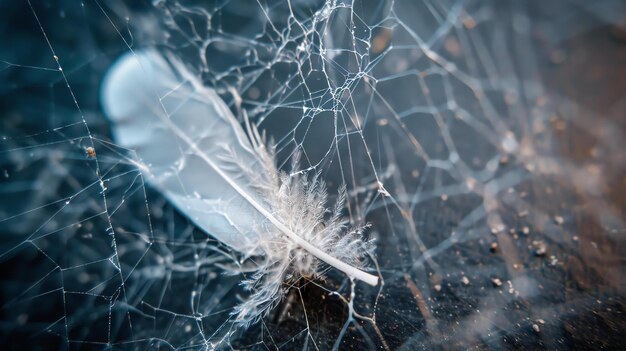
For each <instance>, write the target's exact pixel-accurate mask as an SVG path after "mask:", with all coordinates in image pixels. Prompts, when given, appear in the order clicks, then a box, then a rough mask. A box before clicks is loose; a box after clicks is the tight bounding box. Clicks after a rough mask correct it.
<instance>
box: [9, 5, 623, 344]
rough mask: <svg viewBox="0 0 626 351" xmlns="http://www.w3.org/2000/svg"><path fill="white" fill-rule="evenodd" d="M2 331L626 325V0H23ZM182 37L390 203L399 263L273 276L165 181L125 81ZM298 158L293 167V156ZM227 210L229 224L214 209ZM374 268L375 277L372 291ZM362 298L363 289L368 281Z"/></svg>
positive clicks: (258, 106) (490, 334)
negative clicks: (131, 137) (255, 307)
mask: <svg viewBox="0 0 626 351" xmlns="http://www.w3.org/2000/svg"><path fill="white" fill-rule="evenodd" d="M0 16H1V20H0V26H1V27H2V28H1V30H2V33H4V34H3V35H2V37H1V39H0V75H1V80H0V107H1V108H0V113H1V115H0V275H1V277H0V307H1V308H0V344H2V345H4V346H3V349H6V350H24V349H32V350H48V349H72V350H92V349H120V350H145V349H149V350H153V349H154V350H161V349H162V350H172V349H174V350H178V349H213V348H218V349H229V348H234V349H251V350H265V349H286V350H292V349H320V350H327V349H341V350H361V349H372V350H373V349H379V350H420V349H445V350H455V349H468V348H475V349H480V350H483V349H484V350H492V349H493V350H500V349H526V350H538V349H551V350H553V349H559V350H561V349H580V350H587V349H589V350H591V349H593V350H596V349H608V350H617V349H623V348H624V346H625V345H626V337H625V335H626V333H625V332H626V322H625V318H624V313H626V308H625V306H624V303H625V302H626V301H625V298H624V296H625V287H626V284H625V283H626V282H625V279H624V274H623V272H624V260H625V256H626V252H625V250H626V248H625V245H624V244H625V238H626V233H625V226H624V220H625V219H626V202H625V201H626V200H625V199H624V197H625V196H624V195H626V156H625V155H626V154H624V150H626V144H625V141H626V139H625V133H626V116H625V115H624V111H625V110H626V93H624V92H625V91H626V3H624V2H623V1H608V0H602V1H584V0H569V1H559V2H545V1H539V0H536V1H535V0H533V1H524V2H519V1H366V0H354V1H348V0H342V1H339V0H337V1H327V2H324V1H317V0H311V1H257V2H251V1H235V0H233V1H187V0H180V1H170V0H161V1H150V2H148V1H95V0H93V1H92V0H85V1H63V0H57V1H45V0H32V1H4V2H2V3H1V4H0ZM141 48H157V49H158V50H161V51H162V52H169V53H173V54H175V55H177V56H178V57H180V58H181V59H182V60H183V61H184V62H185V63H186V64H187V65H188V66H189V67H190V69H191V70H192V71H193V72H195V73H196V74H197V75H198V76H199V77H200V78H201V79H202V81H203V82H204V83H205V84H206V85H207V86H210V87H212V88H214V89H215V90H216V91H217V92H218V94H219V95H220V96H221V97H222V99H223V100H224V101H225V102H226V103H227V104H228V105H229V107H230V108H231V110H232V111H233V113H234V114H235V116H237V117H238V118H239V119H240V120H242V121H243V113H244V112H245V113H247V114H248V115H249V116H250V117H251V119H252V121H254V123H256V124H257V125H258V126H259V128H260V129H261V130H263V131H265V132H266V133H267V134H268V135H269V136H271V137H272V138H273V140H275V142H276V146H277V153H278V159H279V166H280V167H281V168H283V169H286V168H288V164H289V159H290V156H291V155H292V154H293V152H294V150H296V149H300V150H301V151H303V152H304V154H305V157H303V160H302V164H301V167H302V169H303V170H304V171H305V172H310V173H313V172H321V173H322V175H323V177H324V179H325V180H326V182H327V184H328V186H329V189H330V193H331V194H336V189H337V188H338V186H339V185H340V184H342V183H345V184H346V185H347V188H348V192H349V199H348V205H347V206H346V209H345V213H346V216H349V218H350V219H351V221H352V223H353V224H355V225H357V224H363V223H365V222H368V223H371V224H372V228H371V229H370V230H369V231H368V236H370V237H372V238H374V239H375V240H376V251H375V260H374V261H373V262H371V264H370V271H371V272H372V273H375V274H378V275H380V276H381V277H382V279H383V281H384V284H383V285H381V286H378V287H366V286H361V285H360V284H357V286H356V287H355V288H353V287H351V284H350V282H349V280H348V279H347V278H346V277H345V276H343V275H342V274H341V273H337V272H333V271H330V272H329V275H328V276H327V277H326V280H325V281H323V282H314V283H312V282H306V281H300V282H298V283H297V284H295V285H294V286H290V287H287V286H286V290H287V292H286V296H285V299H284V300H283V301H282V302H281V304H280V305H279V307H278V308H277V309H276V310H275V311H274V312H273V313H272V314H271V316H270V317H269V318H267V319H266V320H264V321H263V322H262V323H259V324H258V325H254V326H252V327H250V328H249V329H247V330H232V329H231V326H232V324H231V322H232V321H231V318H230V315H229V314H230V312H231V311H232V309H233V307H234V306H235V305H236V304H237V302H238V301H241V300H242V299H245V297H246V294H248V293H249V292H246V291H244V290H243V289H242V288H241V287H239V285H238V282H239V281H240V280H241V279H242V277H240V276H235V277H233V276H229V275H225V274H224V271H223V270H221V268H220V267H219V266H217V265H215V264H213V263H214V261H215V260H214V252H215V247H218V248H220V249H221V250H228V248H225V247H221V246H220V244H219V243H217V242H216V241H215V240H213V239H212V238H211V236H210V235H208V234H207V233H203V232H201V231H200V230H198V229H197V228H194V226H193V225H192V223H191V222H189V221H188V220H187V219H186V218H185V217H183V216H182V215H180V214H179V213H178V212H177V211H176V209H175V208H173V207H172V206H171V205H169V204H168V203H167V201H166V200H165V199H164V198H163V197H161V196H160V195H159V194H158V192H156V191H155V190H153V189H151V188H150V187H149V186H148V185H146V184H144V183H143V178H142V177H141V174H140V172H139V171H138V170H137V169H135V168H134V167H133V166H132V164H131V162H130V160H131V159H132V157H133V156H132V152H129V151H128V150H124V149H122V148H120V147H118V146H117V145H116V144H115V140H114V139H113V138H112V136H111V134H110V131H109V126H108V122H107V118H106V116H105V115H104V114H103V112H102V110H101V102H100V95H99V94H100V84H101V81H102V78H103V76H104V75H105V73H106V72H107V70H108V69H109V68H110V67H111V65H113V64H114V62H115V60H116V59H117V58H119V57H120V56H121V55H123V54H125V53H127V52H129V51H131V50H140V49H141ZM285 164H287V167H285ZM209 234H210V233H209ZM352 293H354V294H352ZM348 301H352V302H351V303H348Z"/></svg>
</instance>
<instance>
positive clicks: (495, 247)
mask: <svg viewBox="0 0 626 351" xmlns="http://www.w3.org/2000/svg"><path fill="white" fill-rule="evenodd" d="M489 251H491V252H496V251H498V243H497V242H495V241H494V242H492V243H491V246H490V247H489Z"/></svg>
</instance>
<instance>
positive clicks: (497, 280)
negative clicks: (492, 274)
mask: <svg viewBox="0 0 626 351" xmlns="http://www.w3.org/2000/svg"><path fill="white" fill-rule="evenodd" d="M491 282H492V283H493V286H495V287H498V286H502V280H500V278H491Z"/></svg>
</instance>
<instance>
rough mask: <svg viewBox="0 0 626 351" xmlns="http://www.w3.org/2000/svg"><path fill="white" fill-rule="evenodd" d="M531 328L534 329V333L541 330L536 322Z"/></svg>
mask: <svg viewBox="0 0 626 351" xmlns="http://www.w3.org/2000/svg"><path fill="white" fill-rule="evenodd" d="M533 330H534V331H535V333H539V332H540V331H541V329H539V325H537V324H533Z"/></svg>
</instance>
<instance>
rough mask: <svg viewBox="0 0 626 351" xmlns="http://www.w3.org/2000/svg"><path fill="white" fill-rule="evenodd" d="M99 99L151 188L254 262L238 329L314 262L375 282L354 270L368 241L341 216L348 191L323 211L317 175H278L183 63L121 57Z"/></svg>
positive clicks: (249, 133) (256, 141) (269, 155)
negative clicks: (248, 293)
mask: <svg viewBox="0 0 626 351" xmlns="http://www.w3.org/2000/svg"><path fill="white" fill-rule="evenodd" d="M102 100H103V105H104V109H105V112H106V113H107V115H108V116H109V118H110V120H111V122H112V128H113V133H114V136H115V138H116V140H117V141H118V142H119V143H120V144H122V146H124V147H127V148H130V149H133V150H135V151H136V152H137V155H138V157H139V159H140V161H138V165H139V166H140V168H141V169H142V170H143V171H144V173H145V174H147V179H148V181H149V182H150V184H151V185H153V186H154V187H156V188H157V189H158V190H159V191H160V192H161V193H163V194H164V195H165V196H166V197H167V198H168V199H169V200H170V201H171V202H172V203H173V204H174V205H175V206H176V207H178V208H179V209H180V210H181V211H182V212H183V213H185V214H186V215H187V216H188V217H189V218H190V219H191V220H193V221H194V222H195V223H196V224H197V225H198V226H199V227H200V228H202V229H203V230H204V231H206V232H207V233H208V234H210V235H212V236H214V237H216V238H217V239H219V240H220V241H222V242H223V243H225V244H227V245H229V246H230V247H232V248H233V249H234V250H236V251H238V252H240V253H241V254H242V255H244V257H247V258H252V257H254V259H255V263H256V264H255V267H254V268H253V270H252V272H249V273H248V274H246V278H245V280H244V281H243V282H242V284H243V285H244V286H245V287H246V288H247V289H248V290H250V291H251V294H250V296H249V298H248V299H247V300H246V301H244V302H242V303H241V304H240V305H238V306H237V307H236V309H235V311H234V312H233V314H234V315H236V317H235V318H236V321H237V322H238V323H239V324H240V325H244V326H247V325H249V324H251V323H255V322H256V321H258V320H259V319H260V318H262V317H264V316H265V315H266V314H267V313H268V312H269V311H271V310H272V309H273V308H274V307H275V306H276V304H277V303H278V302H279V301H280V299H281V298H282V296H284V294H283V289H284V288H283V287H284V286H285V284H284V283H285V282H288V281H293V280H297V279H300V278H301V277H305V278H314V277H316V276H320V275H322V273H323V266H322V265H321V262H320V259H321V260H323V261H326V263H328V264H329V265H331V266H334V267H336V268H338V269H340V270H342V271H344V272H345V273H347V274H349V275H350V276H353V277H356V278H357V279H361V280H363V281H366V282H367V283H369V284H371V285H376V283H377V278H376V277H375V276H371V275H369V274H367V273H365V272H362V271H360V270H358V269H357V267H360V266H361V262H362V259H363V258H364V256H366V255H367V254H369V253H370V252H371V248H372V243H371V241H366V240H363V239H362V238H363V230H364V229H365V227H360V228H349V221H348V220H346V219H345V218H344V217H343V216H342V210H343V208H344V205H345V196H346V190H345V187H342V188H341V189H340V191H339V196H338V200H337V202H336V204H335V206H334V209H333V210H328V207H327V202H328V199H327V191H326V187H325V185H324V182H323V181H321V180H320V175H319V174H315V175H313V176H311V177H308V176H306V175H302V174H299V173H295V175H289V174H287V173H285V172H281V171H279V170H278V169H277V168H276V164H275V157H274V152H273V147H271V146H267V144H266V142H265V139H264V138H263V137H261V136H260V135H259V133H258V131H257V130H256V128H255V127H254V125H251V124H250V123H249V121H247V120H246V131H244V130H243V129H242V128H241V125H240V124H239V123H238V122H237V120H236V119H235V117H234V116H232V113H231V112H230V110H229V109H228V107H227V106H226V105H225V104H224V102H223V101H221V99H220V97H219V96H218V95H217V94H216V93H215V92H214V91H213V90H211V89H209V88H206V87H204V86H202V84H201V83H200V82H199V81H198V80H197V79H196V78H195V75H193V74H191V73H190V72H189V71H187V70H186V68H185V67H184V65H183V64H182V63H181V62H180V61H178V60H176V59H175V58H173V57H169V58H168V60H166V59H165V58H164V57H163V56H162V55H161V54H159V53H157V52H156V51H144V52H140V53H137V54H132V55H127V56H126V57H124V58H122V59H120V61H119V62H118V63H117V64H116V65H115V66H114V68H112V70H111V72H110V73H109V74H108V75H107V77H106V79H105V82H104V86H103V97H102ZM297 165H298V157H297V156H296V157H294V158H293V164H292V168H293V169H297Z"/></svg>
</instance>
